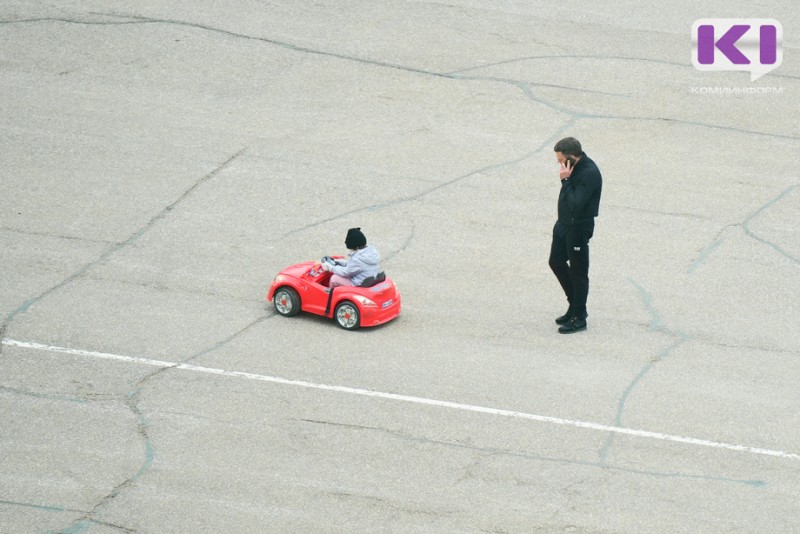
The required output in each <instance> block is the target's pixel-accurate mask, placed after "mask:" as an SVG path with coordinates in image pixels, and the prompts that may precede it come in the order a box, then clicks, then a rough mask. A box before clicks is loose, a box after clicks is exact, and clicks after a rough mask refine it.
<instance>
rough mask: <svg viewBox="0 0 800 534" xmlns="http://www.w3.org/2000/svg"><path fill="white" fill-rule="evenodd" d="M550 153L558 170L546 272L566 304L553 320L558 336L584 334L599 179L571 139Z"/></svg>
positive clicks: (592, 162) (558, 145) (560, 142)
mask: <svg viewBox="0 0 800 534" xmlns="http://www.w3.org/2000/svg"><path fill="white" fill-rule="evenodd" d="M553 150H554V151H555V153H556V160H558V164H559V166H560V168H559V172H558V177H559V178H560V179H561V192H560V193H559V194H558V220H557V221H556V224H555V226H554V227H553V243H552V245H551V246H550V268H551V269H552V270H553V273H554V274H555V275H556V278H557V279H558V282H559V283H560V284H561V287H562V288H563V289H564V293H565V294H566V295H567V301H569V309H567V313H565V314H564V315H562V316H561V317H558V318H557V319H556V324H558V325H560V326H559V329H558V331H559V332H560V333H562V334H572V333H574V332H580V331H581V330H586V317H587V316H588V315H589V314H588V313H587V311H586V298H587V297H588V295H589V240H590V239H591V238H592V234H593V233H594V218H595V217H597V213H598V208H599V206H600V192H601V191H602V189H603V178H602V177H601V176H600V169H598V168H597V165H595V163H594V161H592V160H591V159H589V156H587V155H586V154H585V153H584V152H583V150H582V149H581V144H580V142H579V141H578V140H577V139H575V138H574V137H565V138H564V139H562V140H561V141H559V142H558V143H556V145H555V147H554V148H553Z"/></svg>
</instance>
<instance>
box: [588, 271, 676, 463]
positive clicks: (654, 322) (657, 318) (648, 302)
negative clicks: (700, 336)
mask: <svg viewBox="0 0 800 534" xmlns="http://www.w3.org/2000/svg"><path fill="white" fill-rule="evenodd" d="M628 281H629V282H630V283H631V284H632V285H633V286H634V287H635V288H636V289H637V290H638V291H639V294H640V296H641V298H642V303H643V304H644V307H645V310H647V313H648V314H649V315H650V324H649V325H648V327H647V328H648V330H650V331H652V332H658V333H661V334H664V335H666V336H669V337H672V338H675V341H674V342H673V343H672V344H671V345H670V346H668V347H666V348H665V349H664V350H662V351H661V352H659V353H658V354H657V355H656V356H654V357H653V358H651V359H650V361H649V362H647V363H646V364H645V365H644V366H643V367H642V368H641V369H640V370H639V372H638V373H637V374H636V376H635V377H634V378H633V380H632V381H631V382H630V383H629V384H628V386H627V387H626V388H625V390H624V391H623V392H622V396H621V397H620V398H619V400H618V401H617V411H616V415H615V417H614V426H617V427H621V426H623V425H622V415H623V413H624V411H625V404H626V402H627V401H628V398H629V397H630V395H631V393H632V392H633V390H634V389H636V387H637V386H638V385H639V384H640V383H641V382H642V380H644V378H645V376H646V375H647V374H649V373H650V371H652V370H653V369H655V367H656V365H657V364H658V363H660V362H661V361H662V360H664V359H665V358H668V357H669V356H670V355H671V354H672V353H673V352H674V351H675V350H676V349H677V348H678V347H680V346H681V345H683V344H684V343H685V342H686V341H688V340H689V339H690V338H689V336H688V335H686V334H685V333H683V332H674V331H672V330H670V329H669V328H667V326H666V325H665V324H664V322H663V321H662V319H661V314H660V313H659V312H658V310H657V309H656V307H655V305H654V303H653V296H652V295H651V294H650V293H649V292H648V291H647V290H646V289H645V288H644V287H642V286H641V284H639V283H638V282H637V281H636V280H633V279H632V278H628ZM615 439H616V435H615V434H613V433H609V434H608V437H607V438H606V441H605V443H604V444H603V446H602V447H601V449H600V453H599V455H598V456H599V460H598V464H599V465H600V466H605V465H606V463H607V461H608V454H609V452H610V451H611V448H612V447H613V445H614V441H615Z"/></svg>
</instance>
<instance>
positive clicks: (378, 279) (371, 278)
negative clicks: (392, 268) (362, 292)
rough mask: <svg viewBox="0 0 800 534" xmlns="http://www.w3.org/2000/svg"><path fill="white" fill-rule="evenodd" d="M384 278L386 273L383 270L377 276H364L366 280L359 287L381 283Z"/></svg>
mask: <svg viewBox="0 0 800 534" xmlns="http://www.w3.org/2000/svg"><path fill="white" fill-rule="evenodd" d="M384 280H386V273H385V272H383V271H381V272H379V273H378V274H376V275H375V276H368V277H366V278H364V280H363V281H362V282H361V284H359V286H358V287H372V286H374V285H375V284H380V283H381V282H383V281H384Z"/></svg>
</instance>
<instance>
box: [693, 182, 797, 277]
mask: <svg viewBox="0 0 800 534" xmlns="http://www.w3.org/2000/svg"><path fill="white" fill-rule="evenodd" d="M795 189H797V184H795V185H792V186H790V187H788V188H787V189H784V190H783V191H782V192H781V193H780V194H779V195H778V196H776V197H775V198H773V199H771V200H770V201H769V202H767V203H766V204H764V205H763V206H761V207H759V208H758V209H757V210H756V211H754V212H753V213H752V214H750V215H749V216H748V217H747V218H746V219H745V220H744V221H742V222H741V223H739V224H728V225H726V226H725V227H723V228H722V229H721V230H720V231H719V232H718V233H717V235H716V237H715V238H714V240H713V241H712V242H711V244H709V245H708V246H706V247H705V248H703V250H702V251H700V255H699V256H698V258H697V259H696V260H695V261H694V262H692V264H691V265H689V268H688V272H689V274H692V273H694V272H695V271H696V270H697V269H698V268H699V267H701V266H702V265H703V264H704V263H705V262H706V260H708V258H709V257H710V256H711V254H712V253H713V252H714V250H715V249H716V248H717V247H719V246H720V245H721V244H722V243H723V239H722V234H723V233H724V232H725V230H727V229H729V228H741V229H742V230H743V231H744V233H745V235H747V236H748V237H750V238H751V239H755V240H756V241H758V242H760V243H762V244H764V245H766V246H768V247H770V248H771V249H773V250H775V251H776V252H777V253H778V254H780V255H781V256H783V257H785V258H787V259H789V260H790V261H792V262H793V263H795V264H800V258H798V257H796V256H794V255H792V254H790V253H789V252H787V251H786V250H784V249H783V248H782V247H780V246H779V245H778V244H776V243H774V242H772V241H770V240H768V239H765V238H763V237H760V236H758V235H756V233H755V232H753V231H752V230H751V229H750V223H752V222H753V220H754V219H756V218H757V217H758V216H759V215H761V214H762V213H764V212H765V211H766V210H767V209H769V208H771V207H772V206H774V205H775V204H777V203H778V202H780V201H781V200H783V199H784V198H786V196H788V195H789V194H790V193H791V192H793V191H794V190H795Z"/></svg>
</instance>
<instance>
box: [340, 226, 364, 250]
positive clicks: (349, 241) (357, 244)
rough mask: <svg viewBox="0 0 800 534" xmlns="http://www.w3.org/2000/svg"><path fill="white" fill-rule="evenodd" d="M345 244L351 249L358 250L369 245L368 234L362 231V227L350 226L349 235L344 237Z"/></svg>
mask: <svg viewBox="0 0 800 534" xmlns="http://www.w3.org/2000/svg"><path fill="white" fill-rule="evenodd" d="M344 246H346V247H347V248H349V249H350V250H356V249H358V248H361V247H365V246H367V236H365V235H364V234H363V233H361V228H350V229H349V230H348V231H347V237H345V238H344Z"/></svg>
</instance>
